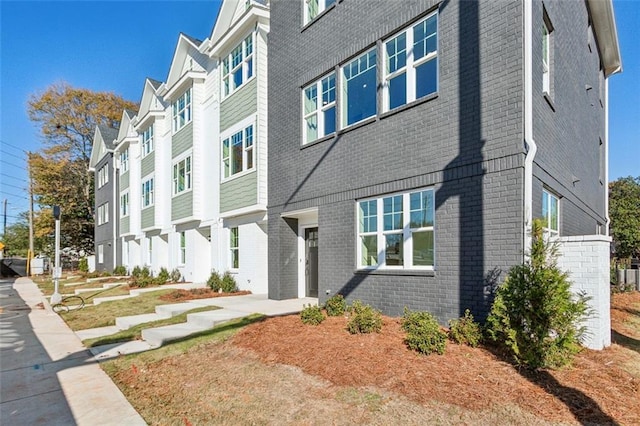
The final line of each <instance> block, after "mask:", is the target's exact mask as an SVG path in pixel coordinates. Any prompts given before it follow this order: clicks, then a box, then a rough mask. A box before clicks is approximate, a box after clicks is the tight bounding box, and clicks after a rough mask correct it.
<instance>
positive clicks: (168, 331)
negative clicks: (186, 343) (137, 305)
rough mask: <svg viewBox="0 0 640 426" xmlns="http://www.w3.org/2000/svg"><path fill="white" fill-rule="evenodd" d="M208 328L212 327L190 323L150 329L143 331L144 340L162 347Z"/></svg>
mask: <svg viewBox="0 0 640 426" xmlns="http://www.w3.org/2000/svg"><path fill="white" fill-rule="evenodd" d="M208 328H210V327H203V326H199V325H196V324H193V323H188V322H184V323H182V324H172V325H165V326H164V327H156V328H148V329H146V330H142V340H144V341H145V342H147V343H148V344H150V345H152V346H162V345H163V344H165V343H167V342H170V341H172V340H177V339H181V338H183V337H187V336H189V335H191V334H194V333H198V332H200V331H204V330H207V329H208Z"/></svg>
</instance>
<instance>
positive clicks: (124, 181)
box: [120, 171, 129, 191]
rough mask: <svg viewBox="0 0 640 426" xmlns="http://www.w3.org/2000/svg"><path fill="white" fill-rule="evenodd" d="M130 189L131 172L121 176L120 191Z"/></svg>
mask: <svg viewBox="0 0 640 426" xmlns="http://www.w3.org/2000/svg"><path fill="white" fill-rule="evenodd" d="M127 188H129V171H126V172H124V173H123V174H121V175H120V191H124V190H125V189H127Z"/></svg>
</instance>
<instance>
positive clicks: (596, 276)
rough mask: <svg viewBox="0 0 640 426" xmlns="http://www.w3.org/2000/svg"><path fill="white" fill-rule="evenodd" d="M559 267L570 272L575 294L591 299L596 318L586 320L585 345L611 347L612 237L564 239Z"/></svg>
mask: <svg viewBox="0 0 640 426" xmlns="http://www.w3.org/2000/svg"><path fill="white" fill-rule="evenodd" d="M559 243H560V244H559V249H560V250H559V254H560V256H559V258H558V267H560V269H562V270H563V271H566V272H568V273H569V279H570V280H571V282H572V283H573V286H572V289H573V291H574V292H579V291H584V292H585V293H586V294H587V295H588V296H590V297H591V300H590V301H589V304H590V306H591V308H592V309H593V315H592V316H591V317H590V318H589V319H587V320H586V326H587V335H586V336H585V341H584V345H585V346H586V347H588V348H590V349H597V350H600V349H603V348H605V347H607V346H610V345H611V317H610V311H609V309H610V288H609V247H610V243H611V238H610V237H606V236H604V235H584V236H577V237H561V238H560V239H559Z"/></svg>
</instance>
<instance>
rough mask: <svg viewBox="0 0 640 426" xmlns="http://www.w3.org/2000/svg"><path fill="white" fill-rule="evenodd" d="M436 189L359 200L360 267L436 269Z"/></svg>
mask: <svg viewBox="0 0 640 426" xmlns="http://www.w3.org/2000/svg"><path fill="white" fill-rule="evenodd" d="M434 206H435V203H434V192H433V190H432V189H424V190H419V191H414V192H407V193H401V194H393V195H390V196H386V197H382V198H376V199H369V200H364V201H360V202H358V242H357V252H358V267H359V268H387V267H389V268H404V269H409V268H413V269H433V267H434V260H435V253H434V251H435V247H434V225H435V207H434Z"/></svg>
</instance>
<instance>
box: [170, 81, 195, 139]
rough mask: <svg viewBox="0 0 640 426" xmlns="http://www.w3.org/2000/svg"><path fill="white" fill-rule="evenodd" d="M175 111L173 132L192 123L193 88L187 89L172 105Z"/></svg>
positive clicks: (173, 111)
mask: <svg viewBox="0 0 640 426" xmlns="http://www.w3.org/2000/svg"><path fill="white" fill-rule="evenodd" d="M171 110H172V113H173V132H174V133H175V132H177V131H179V130H180V129H182V128H183V127H184V126H186V125H187V124H189V123H191V88H189V89H187V91H186V92H184V93H183V94H182V95H180V97H179V98H178V99H176V100H175V102H174V103H173V104H172V107H171Z"/></svg>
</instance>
